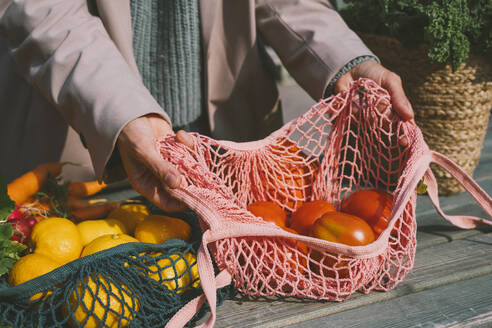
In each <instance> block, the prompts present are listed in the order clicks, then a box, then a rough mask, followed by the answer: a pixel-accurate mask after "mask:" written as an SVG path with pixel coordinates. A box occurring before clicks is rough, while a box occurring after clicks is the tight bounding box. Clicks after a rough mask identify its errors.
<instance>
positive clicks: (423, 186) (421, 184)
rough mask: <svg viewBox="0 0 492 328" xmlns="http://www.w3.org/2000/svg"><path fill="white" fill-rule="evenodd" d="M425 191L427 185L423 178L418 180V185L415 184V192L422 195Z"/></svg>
mask: <svg viewBox="0 0 492 328" xmlns="http://www.w3.org/2000/svg"><path fill="white" fill-rule="evenodd" d="M426 192H427V185H426V184H425V182H424V178H423V177H422V179H421V180H420V182H419V184H418V186H417V194H419V195H424V194H425V193H426Z"/></svg>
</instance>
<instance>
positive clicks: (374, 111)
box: [158, 79, 492, 327]
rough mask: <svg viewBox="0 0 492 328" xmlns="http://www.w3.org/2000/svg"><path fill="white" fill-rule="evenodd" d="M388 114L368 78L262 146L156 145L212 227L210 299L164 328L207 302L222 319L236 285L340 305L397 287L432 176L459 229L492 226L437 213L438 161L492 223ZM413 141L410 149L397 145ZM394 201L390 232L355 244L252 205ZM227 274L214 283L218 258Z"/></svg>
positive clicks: (205, 250) (204, 259)
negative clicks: (275, 219)
mask: <svg viewBox="0 0 492 328" xmlns="http://www.w3.org/2000/svg"><path fill="white" fill-rule="evenodd" d="M389 113H391V105H390V97H389V95H388V93H387V92H386V90H384V89H382V88H381V87H379V86H378V85H377V84H376V83H375V82H373V81H371V80H367V79H360V80H358V81H356V82H354V83H353V84H352V85H351V88H350V89H349V90H348V91H345V92H342V93H340V94H337V95H335V96H332V97H330V98H328V99H325V100H322V101H321V102H319V103H318V104H316V105H314V106H313V107H312V108H311V109H310V110H309V111H308V112H306V113H305V114H304V115H302V116H301V117H299V118H297V119H295V120H293V121H291V122H289V123H287V124H286V125H285V126H283V127H282V128H281V129H279V130H277V131H275V132H274V133H272V134H271V135H270V136H268V137H267V138H265V139H263V140H259V141H255V142H247V143H234V142H229V141H217V140H213V139H211V138H208V137H205V136H201V135H197V134H194V137H195V142H194V149H189V148H187V147H185V146H183V145H182V144H179V143H177V142H176V140H175V139H174V137H169V138H166V139H162V140H159V142H158V147H159V149H160V152H161V154H162V157H163V158H164V159H165V160H168V161H170V162H171V163H173V164H174V165H176V166H177V167H178V168H179V170H180V171H181V172H182V173H183V175H184V176H185V177H186V178H185V179H184V180H183V181H182V184H181V186H180V187H179V188H177V189H174V190H172V191H171V194H172V195H173V196H174V197H176V198H178V199H180V200H182V201H183V202H184V203H186V204H187V205H188V206H189V207H190V208H191V209H193V210H194V211H196V212H197V214H198V216H199V218H200V224H201V227H202V230H203V232H204V233H203V241H202V245H201V247H200V249H199V252H198V268H199V274H200V279H201V284H202V287H203V290H204V295H202V296H200V297H198V298H196V299H194V300H193V301H191V302H190V303H188V304H187V305H186V306H185V307H183V308H182V309H181V310H180V311H179V312H178V313H176V315H175V316H174V317H173V319H172V320H171V321H170V322H169V323H168V325H167V327H182V326H184V325H185V324H186V323H187V322H188V321H189V319H191V317H192V316H193V314H194V313H195V312H196V311H197V309H198V308H199V307H200V306H201V304H202V303H203V302H204V301H205V299H207V301H208V303H209V305H210V308H211V314H210V317H209V318H208V320H207V321H206V322H205V323H204V324H203V325H202V326H204V327H211V326H213V325H214V323H215V318H216V289H217V288H220V287H222V286H225V285H227V284H229V283H230V282H231V280H232V281H234V284H235V287H236V288H237V289H238V290H239V291H240V292H242V293H245V294H248V295H262V296H267V295H268V296H271V295H278V296H295V297H306V298H311V299H324V300H333V301H341V300H344V299H346V298H348V297H349V296H350V295H351V294H352V293H354V292H355V291H361V292H364V293H368V292H369V291H371V290H382V291H386V290H390V289H392V288H394V287H395V286H396V285H397V284H398V283H399V282H400V281H401V280H402V279H403V278H404V277H405V275H406V274H407V273H408V272H409V271H410V270H411V269H412V266H413V263H414V256H415V249H416V231H417V227H416V219H415V207H416V198H417V197H416V187H417V185H418V183H419V181H420V180H421V179H422V177H424V180H425V183H426V184H427V192H428V194H429V197H430V198H431V200H432V202H433V203H434V205H435V207H436V209H437V210H438V212H439V213H440V214H441V215H442V216H443V217H444V218H445V219H447V220H448V221H450V222H452V223H453V224H455V225H457V226H459V227H462V228H473V227H476V226H478V225H480V224H484V223H485V224H492V222H491V221H489V220H484V219H480V218H476V217H467V216H446V215H445V214H444V213H443V212H442V211H441V209H440V208H439V202H438V196H437V184H436V180H435V178H434V176H433V174H432V171H431V170H430V169H429V164H430V163H431V162H434V163H437V164H438V165H440V166H442V167H443V168H445V169H446V170H448V171H449V172H450V173H451V174H452V175H453V176H454V177H455V178H457V180H458V181H460V182H461V183H462V184H463V186H464V187H465V188H466V189H467V190H468V191H469V192H470V193H471V195H472V196H473V197H474V198H475V200H476V201H477V202H478V204H480V206H482V208H483V209H484V210H485V212H486V213H487V214H488V215H489V216H492V200H491V199H490V197H489V196H488V195H487V194H486V193H485V192H484V191H483V190H482V189H481V188H480V187H479V186H478V185H477V184H476V183H475V182H474V181H473V180H472V179H471V177H470V176H468V175H467V174H466V173H465V172H464V171H463V170H462V169H460V168H459V167H458V166H457V165H456V164H454V163H453V162H451V161H450V160H449V159H447V158H446V157H444V156H443V155H441V154H439V153H436V152H433V151H431V150H430V149H429V148H428V147H427V145H426V143H425V142H424V139H423V137H422V134H421V132H420V130H419V128H418V127H417V126H416V125H415V124H414V123H413V122H402V121H400V120H399V118H398V117H397V116H396V115H392V114H389ZM403 137H406V138H407V140H408V146H406V147H402V146H400V145H399V142H398V141H399V140H400V139H401V138H403ZM369 188H378V189H382V190H385V191H387V192H390V193H392V194H393V205H392V212H391V217H390V221H389V225H388V227H387V228H386V229H385V230H384V231H383V232H382V233H381V234H380V235H379V237H378V238H377V239H376V240H375V241H374V242H372V243H370V244H368V245H365V246H348V245H345V244H340V243H334V242H329V241H325V240H321V239H317V238H312V237H309V236H303V235H299V234H294V233H291V232H288V231H286V230H283V229H281V228H279V227H278V226H276V225H275V224H273V223H269V222H266V221H264V220H262V219H260V218H258V217H255V216H254V215H253V214H252V213H250V212H249V211H247V210H246V207H247V205H248V204H250V203H251V202H253V201H258V200H271V201H274V202H276V203H278V204H279V205H280V206H281V207H282V208H283V209H284V210H286V211H287V212H288V213H292V212H293V211H294V210H295V209H296V208H298V207H299V206H300V204H302V202H306V201H310V200H318V199H321V200H326V201H329V202H331V203H332V204H334V205H335V207H337V208H339V207H340V202H341V200H342V199H343V198H345V197H346V196H348V195H349V194H350V193H351V192H353V191H356V190H360V189H369ZM210 253H211V254H212V256H213V257H214V259H215V261H216V263H217V265H218V267H219V269H220V270H221V271H220V273H219V274H218V275H217V276H214V270H213V264H212V259H211V255H210Z"/></svg>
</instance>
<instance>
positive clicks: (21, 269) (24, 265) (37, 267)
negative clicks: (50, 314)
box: [8, 253, 60, 300]
mask: <svg viewBox="0 0 492 328" xmlns="http://www.w3.org/2000/svg"><path fill="white" fill-rule="evenodd" d="M59 266H60V263H58V262H56V261H53V260H52V259H50V258H49V257H47V256H45V255H42V254H36V253H33V254H28V255H26V256H23V257H21V258H20V259H19V261H17V262H15V264H14V266H13V267H12V269H11V270H10V272H9V278H8V280H9V284H10V285H11V286H17V285H20V284H22V283H24V282H26V281H29V280H31V279H34V278H36V277H39V276H42V275H43V274H45V273H48V272H51V271H53V270H55V269H56V268H58V267H59ZM49 294H51V291H50V292H48V294H47V295H49ZM41 295H43V293H42V292H40V293H37V294H34V295H33V296H31V300H37V299H38V298H40V297H41Z"/></svg>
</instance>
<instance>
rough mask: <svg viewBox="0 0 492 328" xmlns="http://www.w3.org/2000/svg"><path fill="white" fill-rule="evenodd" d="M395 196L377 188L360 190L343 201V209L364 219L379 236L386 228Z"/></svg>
mask: <svg viewBox="0 0 492 328" xmlns="http://www.w3.org/2000/svg"><path fill="white" fill-rule="evenodd" d="M392 204H393V196H392V195H391V194H389V193H387V192H385V191H382V190H377V189H369V190H359V191H356V192H354V193H352V194H351V195H350V196H349V197H347V198H346V199H345V200H343V201H342V209H341V211H342V212H344V213H348V214H352V215H355V216H358V217H360V218H362V219H364V220H365V221H366V222H367V223H369V225H370V226H371V227H372V229H373V230H374V232H375V233H376V235H377V236H379V235H380V234H381V232H383V231H384V229H386V227H387V226H388V223H389V219H390V216H391V205H392Z"/></svg>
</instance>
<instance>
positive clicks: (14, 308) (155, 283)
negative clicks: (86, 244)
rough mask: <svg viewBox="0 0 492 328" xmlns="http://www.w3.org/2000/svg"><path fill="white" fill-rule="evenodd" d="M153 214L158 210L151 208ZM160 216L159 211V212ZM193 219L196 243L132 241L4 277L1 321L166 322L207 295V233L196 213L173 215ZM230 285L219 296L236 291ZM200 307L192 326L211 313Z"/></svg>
mask: <svg viewBox="0 0 492 328" xmlns="http://www.w3.org/2000/svg"><path fill="white" fill-rule="evenodd" d="M151 211H152V212H153V213H155V211H154V210H151ZM158 214H161V213H158ZM173 216H175V217H179V218H182V219H184V220H185V221H187V222H188V223H190V225H191V226H192V235H193V239H192V240H194V241H195V242H193V243H187V242H184V241H182V240H179V239H171V240H168V241H167V242H165V243H163V244H158V245H156V244H148V243H128V244H123V245H119V246H116V247H113V248H110V249H107V250H105V251H101V252H98V253H95V254H92V255H89V256H86V257H82V258H79V259H77V260H75V261H72V262H70V263H67V264H65V265H64V266H62V267H59V268H57V269H55V270H53V271H51V272H50V273H48V274H45V275H43V276H40V277H38V278H35V279H33V280H30V281H28V282H25V283H23V284H20V285H18V286H15V287H10V286H9V285H8V283H7V277H6V275H4V276H3V277H2V278H1V279H0V327H3V326H7V327H145V328H148V327H163V326H164V325H165V324H166V323H167V321H169V319H170V318H171V317H172V316H173V315H174V314H175V313H176V312H177V311H178V310H179V309H180V308H181V307H182V306H183V305H185V304H186V303H188V302H189V301H190V300H192V299H193V298H195V297H197V296H199V295H201V294H202V293H203V291H202V289H201V287H200V283H199V281H198V274H197V272H198V271H197V265H196V257H194V256H190V255H189V254H193V255H195V256H196V252H197V249H198V247H199V245H200V237H201V232H200V228H199V226H198V223H197V222H198V220H197V217H196V214H195V213H194V212H191V211H187V212H183V213H179V214H175V215H173ZM233 294H234V289H233V288H232V286H231V285H229V286H226V287H224V288H222V289H220V290H219V291H218V294H217V296H218V301H219V302H222V301H223V300H224V299H226V298H228V297H231V296H233ZM208 310H209V309H208V306H205V307H202V309H201V310H200V312H199V313H197V315H195V317H194V318H193V320H192V321H191V322H190V324H191V325H192V324H194V323H195V322H196V321H197V320H199V319H200V318H201V317H203V316H204V315H205V314H206V312H208Z"/></svg>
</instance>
